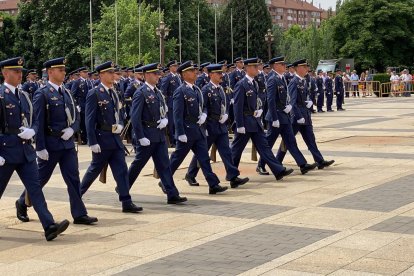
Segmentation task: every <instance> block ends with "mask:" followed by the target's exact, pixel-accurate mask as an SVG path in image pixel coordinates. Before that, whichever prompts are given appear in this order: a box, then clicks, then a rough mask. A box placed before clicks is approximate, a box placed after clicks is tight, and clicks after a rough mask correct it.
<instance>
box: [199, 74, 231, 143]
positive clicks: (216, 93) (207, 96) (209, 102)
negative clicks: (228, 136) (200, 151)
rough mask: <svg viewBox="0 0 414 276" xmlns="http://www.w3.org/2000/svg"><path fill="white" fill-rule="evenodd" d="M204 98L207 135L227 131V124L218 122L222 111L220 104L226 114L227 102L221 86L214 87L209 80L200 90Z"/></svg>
mask: <svg viewBox="0 0 414 276" xmlns="http://www.w3.org/2000/svg"><path fill="white" fill-rule="evenodd" d="M201 92H202V93H203V98H204V106H205V108H206V109H207V121H206V129H207V133H208V135H210V136H212V135H219V134H224V133H227V132H228V131H227V124H226V123H224V124H221V123H220V122H219V120H220V116H221V113H222V106H223V107H224V110H223V111H224V112H225V113H226V114H228V102H227V99H226V95H225V93H224V90H223V88H222V87H220V86H217V87H215V88H214V86H213V84H212V83H211V82H209V83H208V84H207V85H205V86H204V87H203V89H202V90H201Z"/></svg>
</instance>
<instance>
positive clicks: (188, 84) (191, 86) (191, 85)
mask: <svg viewBox="0 0 414 276" xmlns="http://www.w3.org/2000/svg"><path fill="white" fill-rule="evenodd" d="M185 83H186V84H187V86H190V88H191V89H193V86H194V85H193V84H191V83H189V82H187V81H185Z"/></svg>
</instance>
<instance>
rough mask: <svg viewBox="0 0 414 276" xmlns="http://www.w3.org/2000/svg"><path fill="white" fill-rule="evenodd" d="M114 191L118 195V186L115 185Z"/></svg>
mask: <svg viewBox="0 0 414 276" xmlns="http://www.w3.org/2000/svg"><path fill="white" fill-rule="evenodd" d="M115 192H116V193H117V194H118V195H119V189H118V187H115Z"/></svg>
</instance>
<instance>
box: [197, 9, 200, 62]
mask: <svg viewBox="0 0 414 276" xmlns="http://www.w3.org/2000/svg"><path fill="white" fill-rule="evenodd" d="M197 52H198V66H200V5H198V12H197Z"/></svg>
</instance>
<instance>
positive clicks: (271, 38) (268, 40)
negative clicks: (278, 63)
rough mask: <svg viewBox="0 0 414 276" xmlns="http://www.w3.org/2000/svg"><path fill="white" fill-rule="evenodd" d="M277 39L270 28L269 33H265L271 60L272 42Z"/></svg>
mask: <svg viewBox="0 0 414 276" xmlns="http://www.w3.org/2000/svg"><path fill="white" fill-rule="evenodd" d="M274 40H275V38H274V35H273V34H272V30H270V29H268V30H267V34H265V41H266V42H267V54H268V56H269V60H270V59H271V58H272V42H273V41H274Z"/></svg>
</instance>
